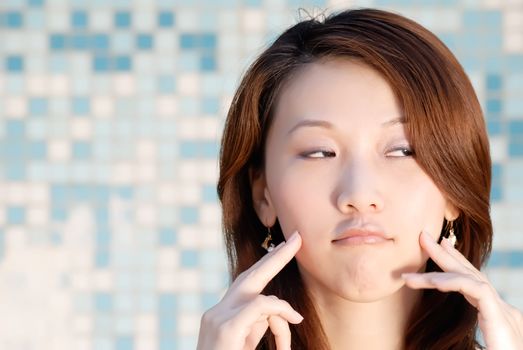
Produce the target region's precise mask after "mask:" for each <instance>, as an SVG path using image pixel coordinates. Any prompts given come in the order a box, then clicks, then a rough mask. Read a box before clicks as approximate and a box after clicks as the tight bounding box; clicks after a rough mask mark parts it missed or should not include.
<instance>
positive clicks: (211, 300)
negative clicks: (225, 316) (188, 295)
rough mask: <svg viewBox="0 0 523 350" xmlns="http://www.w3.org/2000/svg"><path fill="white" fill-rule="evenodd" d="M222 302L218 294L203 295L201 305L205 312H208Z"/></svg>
mask: <svg viewBox="0 0 523 350" xmlns="http://www.w3.org/2000/svg"><path fill="white" fill-rule="evenodd" d="M219 301H220V295H219V294H218V293H202V294H201V303H202V307H203V309H204V310H208V309H210V308H211V307H213V306H214V305H216V304H218V302H219Z"/></svg>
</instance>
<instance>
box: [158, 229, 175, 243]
mask: <svg viewBox="0 0 523 350" xmlns="http://www.w3.org/2000/svg"><path fill="white" fill-rule="evenodd" d="M158 234H159V237H158V242H159V243H160V245H162V246H168V245H174V244H176V231H175V230H174V229H173V228H166V227H164V228H161V229H160V231H159V233H158Z"/></svg>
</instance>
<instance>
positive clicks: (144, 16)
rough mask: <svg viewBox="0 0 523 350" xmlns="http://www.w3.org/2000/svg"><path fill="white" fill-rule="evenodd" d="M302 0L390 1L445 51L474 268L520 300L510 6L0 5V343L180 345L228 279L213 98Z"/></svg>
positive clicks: (450, 1)
mask: <svg viewBox="0 0 523 350" xmlns="http://www.w3.org/2000/svg"><path fill="white" fill-rule="evenodd" d="M300 6H301V7H304V8H306V9H308V10H309V11H310V12H313V13H317V12H318V10H317V9H318V8H329V9H337V8H341V7H347V6H377V7H382V8H386V9H392V10H395V11H398V12H400V13H403V14H405V15H407V16H410V17H412V18H414V19H416V20H418V21H419V22H421V23H422V24H424V25H426V26H427V27H429V28H430V29H432V30H433V31H435V32H436V33H437V34H438V35H439V36H440V37H441V38H442V39H443V40H444V41H445V42H446V43H447V44H448V45H449V46H450V48H451V49H453V50H454V52H455V53H456V54H457V55H458V57H459V58H460V60H461V61H462V63H463V64H464V66H465V68H466V70H467V72H468V73H469V75H470V77H471V79H472V80H473V82H474V85H475V87H476V89H477V93H478V94H479V97H480V99H481V101H482V105H483V107H484V110H485V114H486V119H487V123H488V128H489V132H490V138H491V145H492V157H493V160H494V187H493V190H492V200H493V206H492V215H493V219H494V224H495V251H494V254H493V256H492V258H491V260H490V263H489V268H488V273H489V276H490V278H491V280H492V281H493V283H494V284H495V285H496V287H497V289H498V290H499V292H500V293H501V294H502V295H503V297H504V298H505V299H507V300H508V301H509V302H511V303H513V304H514V305H516V306H518V307H519V308H521V309H523V229H522V225H521V224H520V223H521V217H522V214H523V1H522V0H511V1H509V0H507V1H501V0H499V1H498V0H483V1H479V0H462V1H459V0H424V1H408V0H396V1H393V0H390V1H384V0H375V1H344V2H341V1H327V0H315V1H299V0H287V1H281V0H280V1H278V0H219V1H218V0H217V1H212V0H198V1H190V0H135V1H131V0H113V1H109V0H70V1H67V0H1V1H0V67H1V68H0V348H1V349H9V350H13V349H24V350H29V349H45V350H47V349H53V350H55V349H68V350H69V349H79V350H87V349H96V350H113V349H114V350H130V349H133V350H138V349H147V350H152V349H161V350H167V349H169V350H174V349H194V348H195V343H196V335H197V332H198V325H199V319H200V315H201V313H202V312H203V310H205V309H207V308H209V307H210V306H211V305H213V304H215V303H216V302H217V301H218V299H219V296H220V294H221V293H222V291H223V289H224V288H225V286H226V284H227V273H226V260H225V256H224V252H223V247H222V242H221V236H220V233H219V230H220V211H219V206H218V204H217V201H216V194H215V181H216V179H217V162H216V157H217V152H218V140H219V137H220V131H221V126H222V124H223V121H224V118H225V114H226V110H227V107H228V103H229V102H230V100H231V97H232V94H233V92H234V89H235V87H236V86H237V84H238V82H239V78H240V75H241V73H242V72H244V71H245V69H246V67H247V64H248V63H249V62H251V61H252V59H253V58H254V57H255V56H256V55H257V54H258V53H260V52H261V50H262V48H263V47H264V46H265V45H266V44H267V43H268V42H270V40H272V39H273V38H274V37H275V35H276V34H277V33H278V32H280V31H281V30H283V29H284V28H286V27H287V26H289V25H291V24H294V23H295V22H296V20H297V18H298V17H299V15H300V13H299V12H298V10H297V8H298V7H300ZM314 9H316V10H314Z"/></svg>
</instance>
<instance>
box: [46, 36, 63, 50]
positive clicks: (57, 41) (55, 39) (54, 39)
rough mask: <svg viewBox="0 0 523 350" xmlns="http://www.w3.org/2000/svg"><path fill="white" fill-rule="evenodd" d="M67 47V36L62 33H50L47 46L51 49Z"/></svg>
mask: <svg viewBox="0 0 523 350" xmlns="http://www.w3.org/2000/svg"><path fill="white" fill-rule="evenodd" d="M66 47H67V38H66V36H65V35H64V34H57V33H55V34H51V35H50V37H49V48H50V49H51V50H63V49H65V48H66Z"/></svg>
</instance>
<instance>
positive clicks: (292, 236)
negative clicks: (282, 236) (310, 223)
mask: <svg viewBox="0 0 523 350" xmlns="http://www.w3.org/2000/svg"><path fill="white" fill-rule="evenodd" d="M298 235H299V233H298V231H294V233H293V234H292V235H291V236H290V237H289V239H288V240H287V243H290V242H294V241H295V240H296V239H298Z"/></svg>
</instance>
